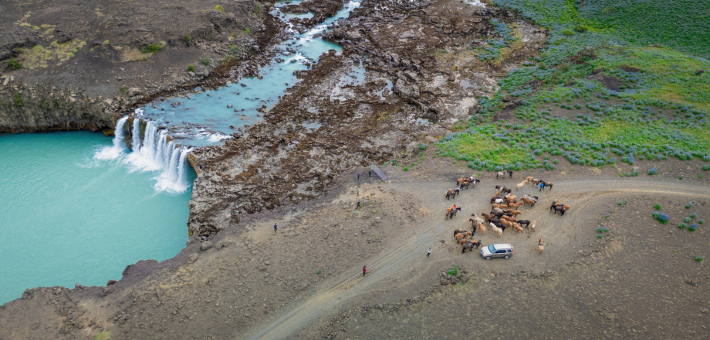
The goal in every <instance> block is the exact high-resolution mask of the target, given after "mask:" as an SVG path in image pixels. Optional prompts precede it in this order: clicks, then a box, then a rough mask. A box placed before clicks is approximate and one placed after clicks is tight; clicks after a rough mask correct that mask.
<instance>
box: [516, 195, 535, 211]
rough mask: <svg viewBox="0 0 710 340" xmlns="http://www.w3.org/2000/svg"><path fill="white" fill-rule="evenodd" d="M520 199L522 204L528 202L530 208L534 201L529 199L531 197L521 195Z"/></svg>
mask: <svg viewBox="0 0 710 340" xmlns="http://www.w3.org/2000/svg"><path fill="white" fill-rule="evenodd" d="M520 201H522V202H523V205H525V204H530V208H532V207H533V206H534V205H535V201H534V200H531V199H529V198H525V197H523V198H521V199H520ZM515 208H516V209H517V208H518V207H515Z"/></svg>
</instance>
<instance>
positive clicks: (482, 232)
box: [476, 222, 486, 236]
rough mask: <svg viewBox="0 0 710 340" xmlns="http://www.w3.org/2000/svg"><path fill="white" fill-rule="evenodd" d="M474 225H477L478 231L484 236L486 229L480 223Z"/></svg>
mask: <svg viewBox="0 0 710 340" xmlns="http://www.w3.org/2000/svg"><path fill="white" fill-rule="evenodd" d="M476 224H477V225H478V229H480V230H481V234H483V236H485V235H486V227H484V226H483V223H481V222H478V223H476Z"/></svg>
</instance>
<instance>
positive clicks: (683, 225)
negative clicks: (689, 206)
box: [678, 223, 688, 229]
mask: <svg viewBox="0 0 710 340" xmlns="http://www.w3.org/2000/svg"><path fill="white" fill-rule="evenodd" d="M687 226H688V225H687V224H685V223H681V224H679V225H678V229H685V227H687Z"/></svg>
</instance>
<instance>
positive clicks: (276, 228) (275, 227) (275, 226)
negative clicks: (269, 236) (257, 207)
mask: <svg viewBox="0 0 710 340" xmlns="http://www.w3.org/2000/svg"><path fill="white" fill-rule="evenodd" d="M276 230H278V226H277V225H276V223H274V232H276Z"/></svg>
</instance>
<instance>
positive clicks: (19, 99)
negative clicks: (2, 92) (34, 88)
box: [14, 92, 25, 107]
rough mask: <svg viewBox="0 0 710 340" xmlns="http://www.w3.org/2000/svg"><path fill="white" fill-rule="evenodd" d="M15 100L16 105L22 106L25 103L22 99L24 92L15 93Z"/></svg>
mask: <svg viewBox="0 0 710 340" xmlns="http://www.w3.org/2000/svg"><path fill="white" fill-rule="evenodd" d="M14 102H15V106H17V107H21V106H24V105H25V102H23V101H22V94H20V93H19V92H17V93H15V100H14Z"/></svg>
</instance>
